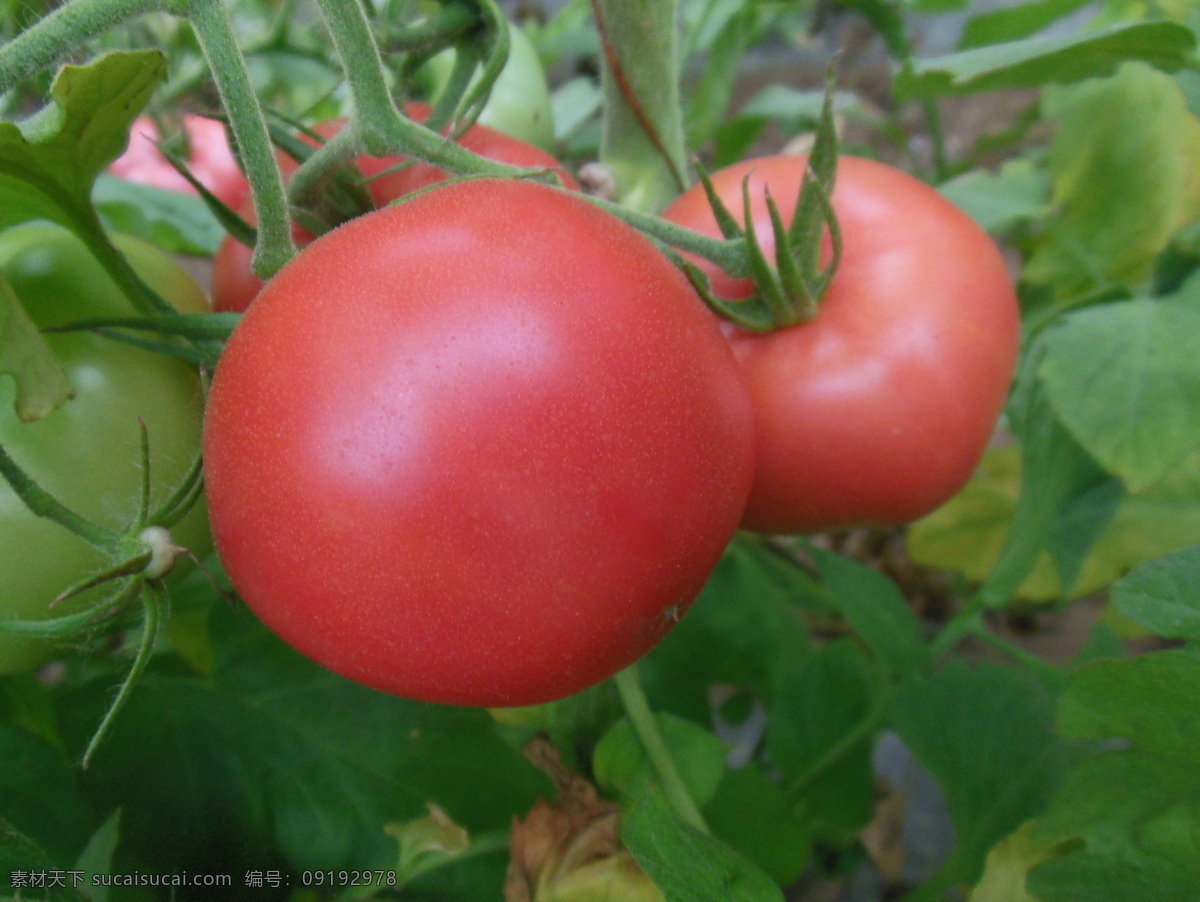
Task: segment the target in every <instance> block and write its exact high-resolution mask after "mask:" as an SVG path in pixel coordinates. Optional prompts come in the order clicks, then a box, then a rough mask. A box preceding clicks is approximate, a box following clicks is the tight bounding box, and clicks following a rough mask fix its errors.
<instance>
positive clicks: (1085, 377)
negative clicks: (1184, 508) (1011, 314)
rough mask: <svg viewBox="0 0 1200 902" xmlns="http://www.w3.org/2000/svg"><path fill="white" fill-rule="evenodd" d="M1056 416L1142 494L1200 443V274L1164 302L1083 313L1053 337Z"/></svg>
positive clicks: (1049, 341)
mask: <svg viewBox="0 0 1200 902" xmlns="http://www.w3.org/2000/svg"><path fill="white" fill-rule="evenodd" d="M1044 341H1045V356H1044V358H1043V360H1042V362H1041V366H1040V367H1039V369H1038V373H1039V375H1040V376H1041V378H1042V380H1043V382H1044V383H1045V386H1046V392H1047V394H1048V396H1049V398H1050V401H1051V403H1052V404H1053V405H1054V409H1055V413H1056V414H1057V416H1058V417H1059V418H1060V419H1061V420H1062V422H1063V423H1064V424H1065V425H1066V426H1067V428H1068V429H1070V430H1071V434H1072V435H1073V436H1074V437H1075V438H1076V440H1077V441H1079V443H1080V444H1081V445H1083V447H1084V448H1086V449H1087V451H1088V453H1089V454H1090V455H1091V456H1092V457H1094V458H1095V459H1096V460H1097V461H1098V462H1099V463H1100V464H1101V465H1103V466H1104V467H1105V468H1106V469H1107V470H1108V471H1109V472H1111V473H1114V474H1115V475H1117V476H1118V477H1120V479H1121V480H1122V481H1123V482H1124V483H1125V484H1126V486H1128V488H1129V490H1130V491H1133V492H1137V491H1140V490H1142V489H1145V488H1147V487H1149V486H1151V485H1153V484H1154V483H1156V482H1158V481H1159V480H1161V479H1162V478H1163V477H1164V476H1166V475H1167V474H1168V473H1169V472H1171V470H1172V469H1174V468H1175V467H1177V466H1178V465H1179V463H1180V461H1181V460H1182V459H1183V458H1184V457H1186V456H1187V455H1188V454H1189V453H1191V452H1192V451H1194V450H1195V449H1196V448H1197V446H1200V369H1198V368H1197V366H1196V361H1197V360H1198V359H1200V276H1193V277H1192V278H1191V279H1190V280H1189V281H1188V282H1186V283H1185V284H1184V285H1183V287H1181V288H1180V290H1179V291H1178V292H1177V293H1176V294H1174V295H1172V296H1170V297H1165V298H1148V297H1140V298H1134V299H1133V300H1130V301H1124V302H1122V303H1114V304H1105V305H1101V306H1096V307H1089V308H1085V309H1083V310H1079V311H1075V312H1073V313H1071V314H1069V315H1067V316H1065V317H1063V318H1062V319H1061V320H1059V322H1058V323H1056V324H1055V325H1054V326H1053V327H1052V328H1050V329H1049V330H1048V331H1047V333H1046V334H1045V336H1044Z"/></svg>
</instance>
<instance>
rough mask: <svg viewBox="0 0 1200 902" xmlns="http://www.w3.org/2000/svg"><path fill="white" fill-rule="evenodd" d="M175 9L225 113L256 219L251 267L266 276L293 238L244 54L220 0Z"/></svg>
mask: <svg viewBox="0 0 1200 902" xmlns="http://www.w3.org/2000/svg"><path fill="white" fill-rule="evenodd" d="M176 11H177V12H178V13H180V14H181V15H185V16H187V18H188V19H189V20H190V21H191V23H192V28H193V29H194V30H195V32H196V37H197V39H198V40H199V41H200V49H201V50H202V51H203V53H204V58H205V60H207V62H208V67H209V71H210V72H211V73H212V77H213V81H214V83H215V84H216V87H217V93H218V94H219V95H220V97H221V105H222V106H223V107H224V108H225V112H226V114H227V116H228V117H229V125H230V128H231V129H232V130H233V137H234V141H236V143H237V146H238V150H239V152H240V153H241V158H242V165H243V167H244V168H245V170H246V177H247V179H249V181H250V189H251V192H252V195H253V197H254V210H255V216H256V217H257V220H258V241H257V243H256V245H255V249H254V258H253V261H252V267H253V269H254V271H255V272H256V273H257V274H258V275H259V276H260V277H262V278H264V279H265V278H268V277H270V276H272V275H274V274H275V272H276V271H278V269H279V268H280V267H281V266H283V264H285V263H286V262H287V261H288V260H290V259H291V258H292V255H293V254H295V253H296V245H295V244H294V243H293V242H292V224H291V216H290V215H289V213H288V205H287V195H286V194H285V192H284V187H283V175H282V173H281V172H280V170H279V162H278V161H277V160H276V159H275V148H274V146H273V145H272V144H271V136H270V133H269V132H268V131H267V122H266V118H265V117H264V116H263V111H262V106H261V105H260V104H259V102H258V97H257V96H256V95H255V93H254V85H253V83H252V82H251V81H250V73H249V72H248V71H247V69H246V59H245V57H244V56H242V51H241V48H239V47H238V43H237V37H236V36H235V35H234V32H233V24H232V23H231V22H230V20H229V13H228V12H227V11H226V9H225V6H224V3H223V0H182V2H181V3H180V4H179V6H178V8H177V10H176Z"/></svg>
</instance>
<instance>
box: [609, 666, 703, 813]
mask: <svg viewBox="0 0 1200 902" xmlns="http://www.w3.org/2000/svg"><path fill="white" fill-rule="evenodd" d="M613 682H614V683H615V684H616V687H617V692H618V693H619V694H620V696H621V704H622V705H624V707H625V714H626V716H627V717H628V718H629V722H630V723H631V724H632V725H633V731H634V732H635V733H636V734H637V737H638V741H640V742H641V744H642V748H643V749H645V751H646V757H647V758H649V759H650V766H651V767H653V768H654V773H655V775H656V776H657V777H658V783H659V786H661V787H662V791H663V794H664V795H665V796H666V797H667V801H668V802H669V803H670V805H671V808H672V809H673V810H674V812H675V814H676V815H677V816H678V817H679V819H680V820H682V821H683V822H684V823H686V824H689V825H691V826H692V827H695V828H696V829H697V830H700V831H701V832H703V833H708V832H709V830H708V824H706V823H705V822H704V816H703V815H702V814H701V813H700V809H699V808H698V807H697V805H696V800H695V799H693V798H692V795H691V793H689V792H688V789H687V787H686V786H685V785H684V783H683V778H682V777H680V776H679V769H678V768H676V767H675V761H674V760H673V759H672V758H671V752H670V750H669V749H668V748H667V743H666V741H665V740H664V739H663V736H662V733H661V732H660V731H659V729H658V723H657V721H655V719H654V712H653V711H652V710H651V709H650V702H649V701H648V700H647V699H646V693H645V690H643V689H642V683H641V680H640V679H639V678H638V672H637V665H636V664H634V665H633V666H632V667H627V668H625V669H624V670H622V671H621V672H620V673H618V674H617V675H616V676H615V677H613Z"/></svg>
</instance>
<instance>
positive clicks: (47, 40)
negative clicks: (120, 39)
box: [0, 0, 166, 92]
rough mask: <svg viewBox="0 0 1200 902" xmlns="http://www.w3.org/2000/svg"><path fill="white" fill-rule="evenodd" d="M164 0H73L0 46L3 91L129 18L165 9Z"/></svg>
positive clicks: (0, 70)
mask: <svg viewBox="0 0 1200 902" xmlns="http://www.w3.org/2000/svg"><path fill="white" fill-rule="evenodd" d="M165 5H166V4H165V3H164V2H162V0H72V2H70V3H64V4H63V5H62V6H59V7H58V8H57V9H55V10H54V11H53V12H51V13H49V14H47V15H46V16H44V17H43V18H41V19H39V20H38V21H37V22H36V23H34V24H33V25H31V26H30V27H29V28H27V29H25V30H24V31H22V32H21V33H20V34H18V35H16V36H15V37H13V38H12V40H10V41H8V42H7V43H6V44H4V46H2V47H0V92H4V91H7V90H9V89H10V88H13V87H15V86H16V85H17V83H18V82H20V81H22V80H23V79H25V78H28V77H29V76H30V75H33V74H34V73H36V72H40V71H41V70H43V69H48V68H49V67H50V66H52V65H54V63H56V62H57V61H58V60H59V59H60V58H61V57H62V56H63V55H64V54H66V53H68V52H69V51H71V50H74V49H75V48H76V47H78V46H79V45H80V44H81V43H83V42H85V41H87V40H88V39H89V38H93V37H96V36H97V35H99V34H101V33H103V32H105V31H107V30H108V29H109V28H111V27H113V26H114V25H117V24H119V23H121V22H123V21H125V20H126V19H131V18H133V17H135V16H140V15H143V14H144V13H149V12H154V11H155V10H159V9H164V8H165Z"/></svg>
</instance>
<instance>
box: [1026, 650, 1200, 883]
mask: <svg viewBox="0 0 1200 902" xmlns="http://www.w3.org/2000/svg"><path fill="white" fill-rule="evenodd" d="M1198 697H1200V657H1197V655H1196V654H1195V653H1193V652H1192V651H1190V650H1186V649H1177V650H1171V651H1164V652H1156V653H1153V654H1148V655H1143V656H1141V657H1137V658H1132V659H1129V660H1124V661H1098V662H1096V663H1093V664H1089V665H1087V666H1085V667H1082V668H1080V669H1079V670H1078V671H1077V672H1076V673H1075V674H1074V675H1073V676H1072V678H1071V680H1070V681H1069V683H1068V685H1067V688H1066V690H1065V692H1064V694H1063V696H1062V700H1061V702H1060V706H1059V713H1058V723H1059V729H1060V730H1061V731H1062V732H1064V733H1066V734H1067V735H1070V736H1078V737H1084V738H1088V739H1095V740H1102V741H1104V743H1105V745H1103V746H1101V747H1100V748H1101V750H1100V751H1098V752H1097V753H1095V754H1093V755H1091V756H1090V757H1088V758H1086V759H1084V760H1083V761H1081V762H1080V763H1079V764H1078V765H1077V766H1076V767H1075V768H1074V770H1073V771H1072V772H1071V774H1070V776H1069V778H1068V780H1067V782H1066V783H1065V785H1064V786H1063V788H1062V791H1061V792H1060V793H1059V794H1058V796H1057V797H1056V798H1055V800H1054V804H1053V805H1052V806H1051V808H1050V809H1049V811H1048V812H1047V813H1046V814H1045V816H1044V817H1043V818H1041V820H1040V821H1039V823H1038V826H1037V828H1036V832H1035V837H1034V838H1035V839H1036V840H1037V841H1038V842H1041V843H1066V845H1064V846H1063V849H1062V851H1061V852H1060V854H1058V855H1057V856H1055V857H1054V858H1052V859H1050V860H1048V861H1046V862H1045V863H1043V864H1041V865H1039V866H1038V867H1037V868H1035V869H1034V870H1033V872H1032V874H1031V877H1030V882H1029V888H1030V891H1031V892H1033V893H1034V894H1035V895H1036V896H1037V897H1038V898H1039V899H1042V900H1044V902H1070V900H1075V899H1080V898H1086V899H1088V900H1089V902H1093V900H1095V902H1191V900H1193V899H1194V898H1195V888H1196V886H1197V885H1200V829H1198V826H1200V751H1198V750H1200V721H1197V719H1196V717H1195V711H1196V699H1197V698H1198ZM1114 739H1119V740H1123V742H1122V743H1121V744H1118V745H1113V743H1112V740H1114Z"/></svg>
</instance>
